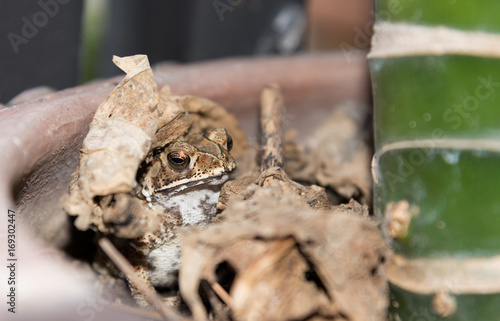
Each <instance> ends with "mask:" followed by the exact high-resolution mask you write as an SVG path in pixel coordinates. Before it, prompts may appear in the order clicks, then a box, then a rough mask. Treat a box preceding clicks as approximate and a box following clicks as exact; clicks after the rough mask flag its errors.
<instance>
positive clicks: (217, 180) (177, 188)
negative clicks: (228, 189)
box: [155, 173, 229, 195]
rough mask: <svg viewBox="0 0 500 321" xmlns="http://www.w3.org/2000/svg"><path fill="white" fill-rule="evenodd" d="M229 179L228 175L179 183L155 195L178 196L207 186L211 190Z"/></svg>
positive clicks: (160, 190) (158, 191)
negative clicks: (183, 192) (186, 191)
mask: <svg viewBox="0 0 500 321" xmlns="http://www.w3.org/2000/svg"><path fill="white" fill-rule="evenodd" d="M228 178H229V175H228V174H227V173H224V174H221V175H218V176H212V177H209V178H200V179H198V180H190V181H189V182H182V181H179V182H178V184H176V185H174V186H168V187H164V188H162V189H159V190H157V191H155V193H157V194H158V193H160V194H163V195H172V194H177V193H180V192H182V191H185V190H190V189H193V188H195V187H199V186H201V185H207V188H209V189H214V188H218V187H219V185H222V184H224V183H225V182H226V181H227V180H228Z"/></svg>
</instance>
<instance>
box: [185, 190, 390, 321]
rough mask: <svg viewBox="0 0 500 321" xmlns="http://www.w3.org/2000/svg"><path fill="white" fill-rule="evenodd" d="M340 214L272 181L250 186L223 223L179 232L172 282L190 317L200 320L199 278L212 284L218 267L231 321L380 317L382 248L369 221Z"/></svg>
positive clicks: (383, 306)
mask: <svg viewBox="0 0 500 321" xmlns="http://www.w3.org/2000/svg"><path fill="white" fill-rule="evenodd" d="M345 212H346V209H345V208H343V209H340V210H335V209H334V210H328V211H318V210H314V209H312V208H311V207H310V206H309V204H308V202H307V200H306V199H304V198H303V197H300V196H299V195H297V194H295V193H284V192H283V189H282V186H280V185H279V184H272V185H271V186H269V187H260V186H257V185H250V186H249V187H248V188H247V189H245V190H244V191H243V192H242V195H240V197H239V198H232V200H231V201H230V202H229V205H228V207H227V208H226V210H225V211H224V212H223V214H224V216H225V217H226V220H225V221H223V222H222V223H220V224H214V225H212V226H209V227H208V228H207V229H205V230H196V229H191V230H189V231H188V232H186V233H189V238H188V237H186V236H187V235H188V234H184V236H185V237H183V246H182V248H183V250H182V262H183V264H182V266H181V271H180V282H179V284H180V290H181V294H182V296H183V298H184V299H185V301H186V303H187V304H188V306H189V307H190V309H191V311H192V312H193V315H194V316H195V319H197V320H203V319H205V318H206V317H207V314H206V310H205V308H204V306H203V304H202V303H201V298H200V297H199V294H198V288H199V284H200V281H201V280H207V281H209V282H217V281H218V279H217V275H216V270H217V268H218V267H220V265H221V264H222V263H225V264H228V265H229V266H230V267H231V269H232V270H233V271H234V273H235V278H234V281H233V283H232V285H231V287H230V289H229V294H230V296H231V298H232V300H231V302H232V304H231V306H230V308H231V311H232V317H233V318H234V319H235V320H255V319H258V320H308V319H309V318H313V317H314V318H316V320H320V319H321V318H322V317H324V318H325V319H327V318H335V317H341V316H345V318H346V319H348V320H384V318H385V311H386V308H387V305H388V297H387V293H388V292H387V291H388V289H387V283H386V279H385V274H384V272H383V269H382V268H381V265H382V264H383V262H384V261H385V259H384V258H385V256H386V255H387V251H388V248H387V246H386V244H385V242H384V240H383V238H382V237H381V236H380V233H379V231H378V230H377V228H376V227H375V224H374V223H373V222H372V220H371V219H369V218H366V217H361V216H359V215H353V214H348V215H346V214H345Z"/></svg>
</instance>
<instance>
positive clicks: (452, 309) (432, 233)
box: [369, 0, 500, 320]
mask: <svg viewBox="0 0 500 321" xmlns="http://www.w3.org/2000/svg"><path fill="white" fill-rule="evenodd" d="M376 5H377V12H376V17H377V22H376V25H375V34H374V36H373V40H372V51H371V53H370V54H369V57H370V71H371V77H372V85H373V94H374V96H373V99H374V106H375V112H374V117H375V119H374V122H375V145H376V153H375V156H374V161H373V176H374V183H375V186H374V207H375V214H376V215H377V216H379V217H383V218H384V222H386V224H385V227H384V228H385V232H386V234H387V235H389V236H390V237H392V238H393V239H394V241H393V248H394V252H395V255H394V257H393V258H392V261H391V262H390V263H389V267H388V270H387V274H388V278H389V280H390V282H391V301H392V306H391V309H390V312H389V318H390V320H496V319H498V318H499V317H498V316H499V315H500V304H498V303H500V281H499V280H500V188H498V182H499V181H500V34H496V32H498V33H500V19H498V12H500V2H494V1H486V0H481V1H445V0H443V1H421V0H399V1H393V0H378V1H376Z"/></svg>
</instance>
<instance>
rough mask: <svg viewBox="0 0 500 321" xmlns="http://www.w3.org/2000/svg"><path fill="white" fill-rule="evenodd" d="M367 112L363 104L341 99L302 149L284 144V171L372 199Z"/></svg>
mask: <svg viewBox="0 0 500 321" xmlns="http://www.w3.org/2000/svg"><path fill="white" fill-rule="evenodd" d="M369 120H370V113H369V108H368V106H366V105H361V104H354V103H344V104H342V105H339V106H336V107H335V109H334V110H333V112H332V116H331V117H330V118H329V119H328V120H326V121H325V122H324V123H323V124H322V125H320V126H319V127H318V128H317V129H316V130H315V131H314V132H313V134H312V135H311V137H310V138H309V139H308V140H307V142H306V143H305V147H304V150H303V151H301V150H300V149H298V148H297V146H296V145H294V144H291V143H290V142H288V143H287V145H286V158H287V163H286V164H287V167H286V168H285V169H286V171H287V172H288V173H289V174H290V177H291V178H292V179H294V180H298V181H303V182H309V183H314V184H318V185H320V186H324V187H329V188H331V189H333V190H334V191H336V192H337V193H338V194H339V195H341V196H343V197H344V198H347V199H349V198H352V197H355V198H357V199H359V200H360V201H361V202H362V203H363V204H370V202H371V185H372V181H371V174H370V161H371V156H372V148H371V144H370V141H369V137H368V136H369V133H370V126H369V124H370V123H369Z"/></svg>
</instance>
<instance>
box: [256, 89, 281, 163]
mask: <svg viewBox="0 0 500 321" xmlns="http://www.w3.org/2000/svg"><path fill="white" fill-rule="evenodd" d="M260 103H261V109H260V111H261V115H260V127H261V171H265V170H266V169H269V168H271V167H275V166H277V167H280V168H283V164H284V155H283V144H284V141H283V115H284V105H283V96H282V94H281V88H280V86H279V85H278V84H271V85H268V86H266V87H265V88H264V90H263V91H262V94H261V100H260Z"/></svg>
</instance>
